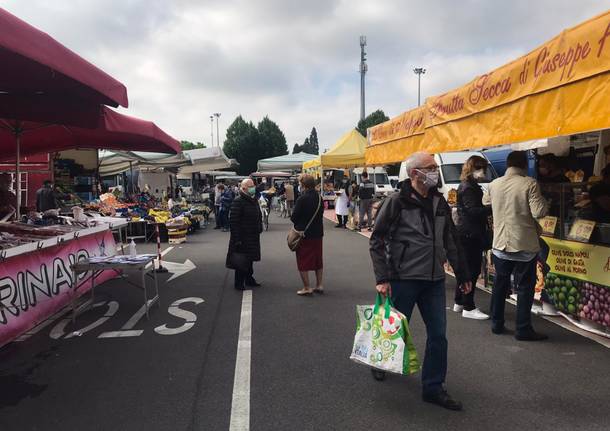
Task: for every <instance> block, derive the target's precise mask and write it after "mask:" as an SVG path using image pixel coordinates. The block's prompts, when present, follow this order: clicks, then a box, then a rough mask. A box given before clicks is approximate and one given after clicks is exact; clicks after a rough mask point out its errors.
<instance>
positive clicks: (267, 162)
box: [257, 153, 318, 172]
mask: <svg viewBox="0 0 610 431" xmlns="http://www.w3.org/2000/svg"><path fill="white" fill-rule="evenodd" d="M317 157H318V156H316V155H314V154H308V153H296V154H286V155H285V156H277V157H271V158H268V159H261V160H259V161H258V164H257V168H258V170H259V171H288V172H295V171H300V170H302V169H303V163H305V162H308V161H310V160H313V159H315V158H317Z"/></svg>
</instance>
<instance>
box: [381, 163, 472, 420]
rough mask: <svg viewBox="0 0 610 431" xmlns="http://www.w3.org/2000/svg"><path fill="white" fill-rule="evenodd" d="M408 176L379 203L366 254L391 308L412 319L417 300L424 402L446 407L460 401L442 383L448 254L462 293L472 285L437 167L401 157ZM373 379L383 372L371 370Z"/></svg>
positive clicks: (457, 404) (443, 373) (445, 341)
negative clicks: (421, 332)
mask: <svg viewBox="0 0 610 431" xmlns="http://www.w3.org/2000/svg"><path fill="white" fill-rule="evenodd" d="M406 165H407V175H408V176H409V178H410V180H407V181H405V182H404V184H403V185H402V188H401V190H400V192H398V193H394V194H392V195H390V196H389V197H388V198H387V199H386V201H385V202H384V203H383V205H382V207H381V209H380V210H379V213H378V214H377V219H376V222H375V229H374V230H373V234H372V236H371V241H370V252H371V259H372V260H373V268H374V270H375V278H376V281H377V286H376V289H377V291H378V292H379V293H381V294H382V295H391V297H392V300H393V302H394V305H395V306H396V308H397V309H398V310H399V311H400V312H402V313H403V314H404V315H405V316H407V319H409V320H410V319H411V314H412V312H413V307H414V306H415V304H417V306H418V308H419V311H420V314H421V316H422V318H423V320H424V323H425V325H426V332H427V335H428V339H427V341H426V355H425V358H424V366H423V370H422V395H423V399H424V401H426V402H430V403H434V404H438V405H440V406H442V407H445V408H447V409H451V410H461V409H462V404H461V403H460V402H459V401H456V400H454V399H452V398H451V397H450V396H449V394H448V393H447V392H446V391H445V389H444V387H443V385H444V383H445V376H446V374H447V338H446V336H445V334H446V327H447V319H446V314H445V313H446V311H445V302H446V298H445V270H444V268H443V265H444V263H445V261H446V260H447V258H448V259H449V262H450V263H451V266H452V267H453V270H454V272H455V275H456V278H457V282H458V285H459V286H460V288H461V289H462V291H463V292H464V293H469V292H470V290H471V289H472V283H471V282H470V281H468V280H470V277H469V273H468V268H467V264H466V260H465V258H464V253H463V251H462V250H461V248H460V245H459V242H458V240H457V234H456V230H455V226H454V225H453V221H452V219H451V209H450V208H449V205H448V204H447V201H446V200H445V198H444V197H443V195H442V194H440V193H439V192H438V191H437V190H436V187H437V183H438V175H439V173H438V166H437V164H436V162H435V161H434V158H433V157H432V156H431V155H430V154H426V153H415V154H413V155H411V156H410V157H409V158H408V159H407V160H406ZM373 375H374V377H375V378H376V379H378V380H382V379H383V377H384V374H383V373H382V372H379V371H376V370H373Z"/></svg>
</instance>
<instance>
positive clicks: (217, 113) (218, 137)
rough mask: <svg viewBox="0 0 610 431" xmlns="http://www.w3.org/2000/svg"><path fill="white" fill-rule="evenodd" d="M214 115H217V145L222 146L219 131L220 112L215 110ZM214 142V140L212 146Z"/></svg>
mask: <svg viewBox="0 0 610 431" xmlns="http://www.w3.org/2000/svg"><path fill="white" fill-rule="evenodd" d="M214 117H216V145H217V146H218V148H220V133H218V119H219V118H220V112H214ZM213 145H214V142H212V146H213Z"/></svg>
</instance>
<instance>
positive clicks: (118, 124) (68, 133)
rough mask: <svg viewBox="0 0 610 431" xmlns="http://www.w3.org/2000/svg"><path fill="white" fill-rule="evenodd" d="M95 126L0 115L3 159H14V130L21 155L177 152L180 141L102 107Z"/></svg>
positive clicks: (134, 119) (154, 127)
mask: <svg viewBox="0 0 610 431" xmlns="http://www.w3.org/2000/svg"><path fill="white" fill-rule="evenodd" d="M100 111H101V114H100V115H101V117H100V120H99V125H98V127H97V128H95V129H86V128H81V127H73V126H64V125H55V124H50V125H45V124H43V123H31V122H27V121H25V122H17V123H16V122H14V121H10V120H5V119H0V160H14V159H15V156H16V152H15V130H19V131H20V132H19V140H20V147H21V155H22V156H24V155H30V154H37V153H51V152H55V151H62V150H69V149H75V148H93V149H95V148H97V149H109V150H124V151H150V152H158V153H177V152H178V151H180V143H179V142H178V141H177V140H176V139H174V138H172V137H171V136H169V135H168V134H167V133H165V132H164V131H163V130H161V129H160V128H159V127H157V126H156V125H155V123H152V122H150V121H144V120H140V119H138V118H134V117H129V116H127V115H123V114H119V113H118V112H115V111H113V110H111V109H110V108H108V107H105V106H104V107H102V108H100Z"/></svg>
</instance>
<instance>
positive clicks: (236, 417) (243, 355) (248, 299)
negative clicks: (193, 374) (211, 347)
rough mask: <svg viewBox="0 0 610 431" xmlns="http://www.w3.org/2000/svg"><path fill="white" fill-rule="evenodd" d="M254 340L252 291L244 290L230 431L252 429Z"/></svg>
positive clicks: (247, 430)
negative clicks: (252, 353)
mask: <svg viewBox="0 0 610 431" xmlns="http://www.w3.org/2000/svg"><path fill="white" fill-rule="evenodd" d="M251 341H252V291H251V290H244V293H243V297H242V301H241V318H240V321H239V338H238V340H237V358H236V360H235V378H234V381H233V401H232V403H231V424H230V426H229V431H249V430H250V352H251V349H250V348H251V344H252V343H251Z"/></svg>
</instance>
